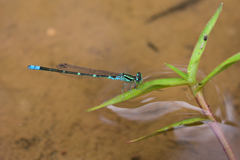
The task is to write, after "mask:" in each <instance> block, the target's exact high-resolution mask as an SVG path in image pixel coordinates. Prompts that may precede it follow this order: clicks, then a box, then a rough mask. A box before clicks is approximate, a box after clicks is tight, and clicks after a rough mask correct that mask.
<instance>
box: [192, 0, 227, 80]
mask: <svg viewBox="0 0 240 160" xmlns="http://www.w3.org/2000/svg"><path fill="white" fill-rule="evenodd" d="M222 5H223V3H221V5H220V6H219V7H218V9H217V11H216V12H215V13H214V15H213V16H212V18H211V19H210V20H209V21H208V23H207V25H206V26H205V28H204V29H203V31H202V33H201V35H200V37H199V39H198V42H197V44H196V46H195V48H194V50H193V53H192V57H191V59H190V62H189V65H188V75H189V77H188V80H189V81H190V82H196V75H197V69H198V64H199V62H200V59H201V56H202V54H203V51H204V49H205V46H206V44H207V40H208V38H209V34H210V32H211V30H212V28H213V26H214V24H215V23H216V21H217V18H218V16H219V14H220V13H221V11H222Z"/></svg>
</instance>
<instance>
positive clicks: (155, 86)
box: [86, 78, 189, 112]
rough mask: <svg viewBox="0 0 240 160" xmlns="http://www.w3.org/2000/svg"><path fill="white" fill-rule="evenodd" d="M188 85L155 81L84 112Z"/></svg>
mask: <svg viewBox="0 0 240 160" xmlns="http://www.w3.org/2000/svg"><path fill="white" fill-rule="evenodd" d="M188 84H189V82H188V81H186V80H184V79H182V78H166V79H156V80H153V81H149V82H146V83H144V84H141V85H139V86H138V87H137V88H134V89H131V90H130V91H128V92H125V93H123V94H120V95H118V96H116V97H114V98H112V99H110V100H108V101H106V102H104V103H102V104H100V105H99V106H96V107H93V108H90V109H88V110H86V111H87V112H90V111H94V110H97V109H100V108H103V107H105V106H108V105H111V104H115V103H119V102H123V101H126V100H128V99H131V98H134V97H138V96H141V95H143V94H146V93H148V92H151V91H154V90H158V89H162V88H167V87H173V86H180V85H188Z"/></svg>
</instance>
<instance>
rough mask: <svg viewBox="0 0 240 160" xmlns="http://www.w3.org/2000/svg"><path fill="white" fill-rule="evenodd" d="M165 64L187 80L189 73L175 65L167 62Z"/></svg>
mask: <svg viewBox="0 0 240 160" xmlns="http://www.w3.org/2000/svg"><path fill="white" fill-rule="evenodd" d="M165 65H167V66H168V67H169V68H171V69H172V70H173V71H174V72H176V73H177V74H178V75H179V76H181V77H182V78H183V79H185V80H187V79H188V75H187V74H186V73H184V72H182V71H180V70H179V69H177V68H175V67H174V66H172V65H170V64H167V63H165Z"/></svg>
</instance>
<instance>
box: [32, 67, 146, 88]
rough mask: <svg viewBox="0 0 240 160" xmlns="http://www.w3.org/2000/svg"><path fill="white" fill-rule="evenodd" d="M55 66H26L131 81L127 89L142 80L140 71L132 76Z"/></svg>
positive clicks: (34, 68)
mask: <svg viewBox="0 0 240 160" xmlns="http://www.w3.org/2000/svg"><path fill="white" fill-rule="evenodd" d="M57 68H58V69H55V68H48V67H42V66H35V65H29V66H28V69H31V70H42V71H50V72H58V73H63V74H71V75H76V76H89V77H95V78H108V79H111V80H120V81H124V82H127V84H129V83H131V85H130V88H129V90H130V89H131V87H132V85H134V87H136V84H141V82H142V80H143V79H142V74H141V73H140V72H137V74H136V76H133V75H131V74H128V73H114V72H108V71H103V70H96V69H90V68H84V67H80V66H74V65H70V64H67V63H61V64H58V65H57ZM126 86H127V85H124V86H123V89H124V88H125V87H126ZM123 89H122V90H123Z"/></svg>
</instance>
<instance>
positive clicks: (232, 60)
mask: <svg viewBox="0 0 240 160" xmlns="http://www.w3.org/2000/svg"><path fill="white" fill-rule="evenodd" d="M238 61H240V52H239V53H237V54H235V55H233V56H232V57H230V58H228V59H227V60H225V61H224V62H223V63H221V64H220V65H219V66H217V67H216V68H215V69H214V70H213V71H212V72H211V73H210V74H209V75H208V76H207V77H205V78H204V79H203V80H202V81H201V82H200V83H199V84H201V85H198V87H197V89H196V90H195V91H194V93H196V92H197V91H199V90H200V89H202V88H203V87H204V86H205V85H206V84H207V82H208V81H209V80H210V79H212V78H213V77H215V76H216V75H217V74H219V73H220V72H222V71H224V70H225V69H227V68H228V67H230V66H231V65H233V64H235V63H236V62H238Z"/></svg>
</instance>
